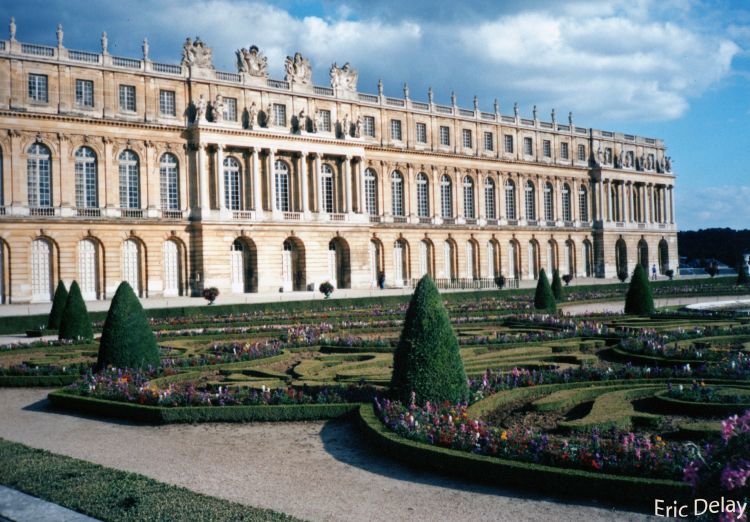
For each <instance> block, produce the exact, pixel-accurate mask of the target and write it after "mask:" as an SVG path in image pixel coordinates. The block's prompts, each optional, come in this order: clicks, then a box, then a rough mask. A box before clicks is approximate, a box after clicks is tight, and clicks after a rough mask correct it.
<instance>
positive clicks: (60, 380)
mask: <svg viewBox="0 0 750 522" xmlns="http://www.w3.org/2000/svg"><path fill="white" fill-rule="evenodd" d="M79 378H80V375H71V374H68V375H0V388H34V387H39V388H53V387H58V386H67V385H69V384H73V383H74V382H75V381H76V380H78V379H79Z"/></svg>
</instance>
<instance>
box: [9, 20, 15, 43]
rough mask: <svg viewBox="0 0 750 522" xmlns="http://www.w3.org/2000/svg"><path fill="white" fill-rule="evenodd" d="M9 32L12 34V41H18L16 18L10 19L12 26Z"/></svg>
mask: <svg viewBox="0 0 750 522" xmlns="http://www.w3.org/2000/svg"><path fill="white" fill-rule="evenodd" d="M8 32H9V34H10V41H11V42H15V41H16V19H15V18H14V17H12V16H11V17H10V25H9V26H8Z"/></svg>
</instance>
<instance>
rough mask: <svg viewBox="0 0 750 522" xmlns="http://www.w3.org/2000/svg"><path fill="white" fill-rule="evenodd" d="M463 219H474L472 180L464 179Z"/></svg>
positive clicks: (469, 177) (467, 177) (468, 177)
mask: <svg viewBox="0 0 750 522" xmlns="http://www.w3.org/2000/svg"><path fill="white" fill-rule="evenodd" d="M464 217H466V218H469V219H474V217H476V216H475V215H474V180H473V179H471V176H465V177H464Z"/></svg>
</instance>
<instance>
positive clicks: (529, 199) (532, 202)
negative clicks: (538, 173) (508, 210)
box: [525, 181, 536, 220]
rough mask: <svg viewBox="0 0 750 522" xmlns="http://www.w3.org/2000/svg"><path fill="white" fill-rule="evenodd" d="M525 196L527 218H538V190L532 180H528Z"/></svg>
mask: <svg viewBox="0 0 750 522" xmlns="http://www.w3.org/2000/svg"><path fill="white" fill-rule="evenodd" d="M525 197H526V200H525V203H526V219H531V220H534V219H536V190H535V188H534V183H532V182H531V181H527V182H526V190H525Z"/></svg>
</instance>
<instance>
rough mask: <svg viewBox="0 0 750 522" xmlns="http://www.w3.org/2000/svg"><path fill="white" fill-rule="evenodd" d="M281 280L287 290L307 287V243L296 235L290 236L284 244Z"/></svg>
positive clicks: (302, 289)
mask: <svg viewBox="0 0 750 522" xmlns="http://www.w3.org/2000/svg"><path fill="white" fill-rule="evenodd" d="M281 281H282V289H283V290H284V291H285V292H291V291H294V292H301V291H304V290H306V289H307V274H306V266H305V245H304V244H303V243H302V241H300V239H299V238H296V237H288V238H287V239H286V240H285V241H284V243H283V244H282V257H281Z"/></svg>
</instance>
